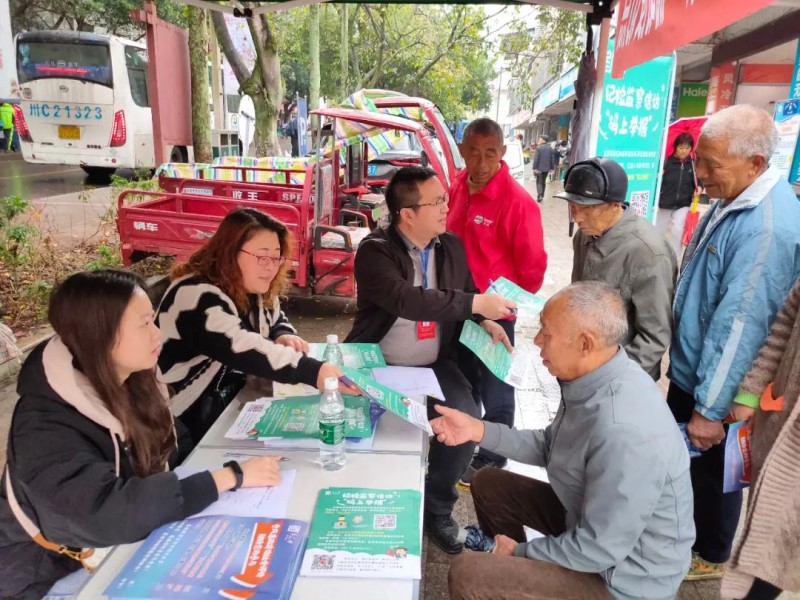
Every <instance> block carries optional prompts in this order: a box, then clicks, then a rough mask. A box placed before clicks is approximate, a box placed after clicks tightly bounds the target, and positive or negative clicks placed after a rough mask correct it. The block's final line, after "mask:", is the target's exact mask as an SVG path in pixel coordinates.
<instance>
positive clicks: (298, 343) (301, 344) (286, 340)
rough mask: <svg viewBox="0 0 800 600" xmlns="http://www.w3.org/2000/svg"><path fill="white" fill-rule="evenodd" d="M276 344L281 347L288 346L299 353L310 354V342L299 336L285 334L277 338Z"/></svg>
mask: <svg viewBox="0 0 800 600" xmlns="http://www.w3.org/2000/svg"><path fill="white" fill-rule="evenodd" d="M275 343H276V344H280V345H281V346H287V347H289V348H292V349H293V350H297V351H298V352H305V353H308V342H307V341H305V340H304V339H303V338H301V337H300V336H299V335H293V334H290V333H284V334H283V335H281V336H278V337H277V338H275Z"/></svg>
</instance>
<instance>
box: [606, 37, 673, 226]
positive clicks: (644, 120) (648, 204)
mask: <svg viewBox="0 0 800 600" xmlns="http://www.w3.org/2000/svg"><path fill="white" fill-rule="evenodd" d="M613 61H614V39H611V40H609V42H608V57H607V59H606V75H605V79H604V80H603V97H602V104H601V107H600V124H599V130H598V137H597V148H596V151H595V152H594V156H603V157H605V158H611V159H613V160H615V161H617V162H618V163H619V164H621V165H622V168H623V169H625V172H626V173H627V174H628V198H627V200H628V202H629V203H630V205H631V207H632V208H633V209H634V210H635V211H636V213H637V214H639V215H641V216H643V217H645V218H646V219H647V220H649V221H651V222H652V220H653V215H654V212H655V210H654V209H655V206H656V201H657V199H658V189H659V186H660V183H661V170H662V161H663V155H664V152H663V146H664V141H665V139H666V137H665V136H666V133H667V122H666V121H667V115H668V114H669V108H670V101H671V98H670V95H671V94H672V87H673V81H674V79H675V58H674V55H672V56H662V57H659V58H654V59H653V60H649V61H647V62H646V63H644V64H641V65H639V66H637V67H633V68H632V69H628V70H627V71H625V76H624V77H623V78H622V79H613V78H612V77H611V64H612V63H613Z"/></svg>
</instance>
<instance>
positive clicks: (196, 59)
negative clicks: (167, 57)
mask: <svg viewBox="0 0 800 600" xmlns="http://www.w3.org/2000/svg"><path fill="white" fill-rule="evenodd" d="M187 17H188V25H189V69H190V71H191V77H192V145H193V146H194V160H195V162H199V163H210V162H211V161H212V160H213V155H212V152H211V113H210V112H209V105H210V100H209V97H208V21H207V20H206V19H207V17H206V11H205V10H203V9H202V8H197V7H194V6H188V7H187Z"/></svg>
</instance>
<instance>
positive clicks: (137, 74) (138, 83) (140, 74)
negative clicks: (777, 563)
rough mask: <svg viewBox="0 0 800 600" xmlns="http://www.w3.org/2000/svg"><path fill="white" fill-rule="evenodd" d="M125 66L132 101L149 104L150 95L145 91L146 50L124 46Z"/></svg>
mask: <svg viewBox="0 0 800 600" xmlns="http://www.w3.org/2000/svg"><path fill="white" fill-rule="evenodd" d="M125 66H126V67H127V68H128V82H129V83H130V86H131V97H132V98H133V101H134V102H135V103H136V105H137V106H142V107H148V106H150V96H149V94H148V93H147V50H145V49H144V48H137V47H136V46H125Z"/></svg>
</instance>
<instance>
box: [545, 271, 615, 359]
mask: <svg viewBox="0 0 800 600" xmlns="http://www.w3.org/2000/svg"><path fill="white" fill-rule="evenodd" d="M562 294H563V295H564V296H566V298H567V306H568V307H569V310H570V313H572V315H571V316H572V318H573V322H574V323H575V325H576V326H577V328H579V329H584V330H589V331H592V332H593V333H595V334H597V337H598V338H599V340H600V343H601V344H603V347H605V348H608V347H610V346H616V345H617V344H619V343H620V342H621V341H622V340H623V339H624V338H625V336H626V335H627V334H628V317H627V315H626V314H625V305H624V304H623V302H622V297H621V296H620V295H619V292H618V291H617V290H616V289H614V288H613V287H611V286H610V285H608V284H607V283H605V282H603V281H578V282H575V283H572V284H570V285H568V286H567V287H565V288H564V289H562V290H561V291H559V292H558V295H559V296H561V295H562Z"/></svg>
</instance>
